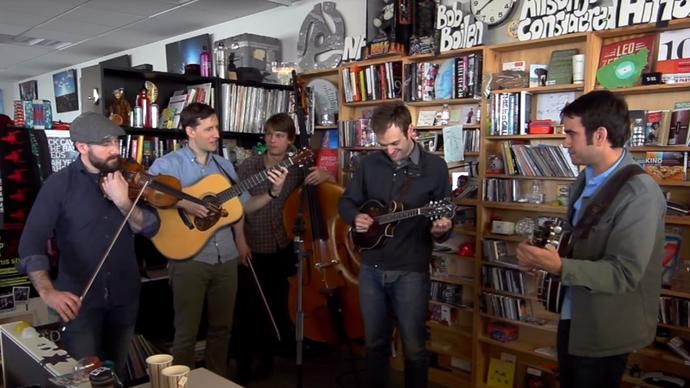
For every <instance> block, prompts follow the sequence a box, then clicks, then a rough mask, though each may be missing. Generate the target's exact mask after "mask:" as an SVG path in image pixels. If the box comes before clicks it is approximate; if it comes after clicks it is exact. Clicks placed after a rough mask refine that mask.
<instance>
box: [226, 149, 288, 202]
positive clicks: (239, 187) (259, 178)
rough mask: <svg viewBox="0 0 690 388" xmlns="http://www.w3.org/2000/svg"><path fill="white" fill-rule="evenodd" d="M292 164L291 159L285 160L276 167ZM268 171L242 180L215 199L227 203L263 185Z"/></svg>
mask: <svg viewBox="0 0 690 388" xmlns="http://www.w3.org/2000/svg"><path fill="white" fill-rule="evenodd" d="M293 165H294V163H293V162H292V159H291V158H287V159H285V160H283V161H282V162H280V163H278V164H277V165H276V167H286V168H288V167H290V166H293ZM268 171H269V170H263V171H261V172H259V173H256V174H254V175H252V176H250V177H249V178H247V179H245V180H243V181H242V182H240V183H238V184H236V185H235V186H232V187H230V188H229V189H227V190H223V191H221V192H220V193H218V195H217V197H218V199H219V200H220V201H221V203H224V202H227V201H229V200H231V199H233V198H235V197H237V196H239V195H240V194H242V193H243V192H245V191H249V189H251V188H253V187H256V186H258V185H260V184H261V183H263V182H264V181H266V180H268Z"/></svg>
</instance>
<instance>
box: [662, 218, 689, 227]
mask: <svg viewBox="0 0 690 388" xmlns="http://www.w3.org/2000/svg"><path fill="white" fill-rule="evenodd" d="M666 223H667V224H673V225H688V226H690V216H666Z"/></svg>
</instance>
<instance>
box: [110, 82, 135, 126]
mask: <svg viewBox="0 0 690 388" xmlns="http://www.w3.org/2000/svg"><path fill="white" fill-rule="evenodd" d="M124 92H125V90H124V89H123V88H118V89H115V90H113V102H112V103H111V104H110V111H109V113H110V115H109V118H110V121H112V122H114V123H115V124H117V125H122V124H123V123H124V122H125V120H129V112H131V111H132V106H131V105H130V104H129V101H127V100H126V99H125V98H124Z"/></svg>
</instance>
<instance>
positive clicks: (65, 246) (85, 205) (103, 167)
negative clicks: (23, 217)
mask: <svg viewBox="0 0 690 388" xmlns="http://www.w3.org/2000/svg"><path fill="white" fill-rule="evenodd" d="M123 134H124V132H123V131H122V129H121V128H120V127H118V126H116V125H115V124H113V123H111V122H110V121H109V120H108V119H106V118H105V117H104V116H102V115H99V114H97V113H92V112H91V113H83V114H81V115H80V116H79V117H77V118H76V119H75V120H74V122H73V123H72V125H71V128H70V137H71V139H72V141H73V142H74V143H75V146H76V148H77V150H78V151H79V154H80V155H79V158H77V159H76V160H75V161H74V162H72V163H71V164H70V165H69V166H67V167H66V168H64V169H63V170H60V171H58V172H57V173H55V174H53V175H51V176H50V177H49V178H48V180H47V181H46V182H45V184H44V185H43V187H42V188H41V191H40V192H39V193H38V197H37V198H36V201H35V202H34V204H33V207H32V208H31V212H30V213H29V217H28V219H27V222H26V225H25V226H24V231H23V233H22V237H21V240H20V243H19V256H20V258H21V261H20V263H19V267H20V269H21V270H22V271H23V272H25V273H28V274H29V277H30V278H31V281H32V283H33V285H34V287H35V288H36V290H37V291H38V293H39V295H40V296H41V299H43V301H44V302H45V303H46V304H47V305H48V306H49V307H50V308H51V309H52V310H54V311H55V312H57V313H58V314H59V315H60V319H61V321H62V322H63V323H64V324H65V331H64V332H63V335H62V339H63V342H64V345H65V347H66V349H67V351H68V352H69V353H70V354H71V355H72V356H74V357H77V358H80V357H84V356H90V355H97V356H99V357H100V358H101V359H103V360H107V359H109V360H112V361H113V362H114V363H115V367H116V370H117V372H118V374H119V375H120V376H123V373H124V371H125V369H124V366H125V361H126V360H127V347H128V345H129V341H130V338H131V336H132V335H133V333H134V325H135V322H136V315H137V311H138V306H139V286H140V284H139V283H140V280H139V279H140V278H139V270H138V267H137V261H136V257H135V254H134V234H135V233H141V234H143V235H146V236H151V235H153V234H154V233H155V231H156V230H157V227H158V219H157V218H156V216H155V215H154V213H153V212H151V210H150V209H148V208H146V207H140V206H137V207H136V208H135V209H134V210H133V211H132V215H131V216H130V218H129V220H128V226H127V227H125V228H124V229H123V230H122V233H121V234H120V236H119V237H118V238H117V240H116V241H115V244H114V245H113V248H112V250H111V251H110V254H109V256H108V258H107V260H106V261H105V264H104V265H103V267H102V268H101V270H100V272H99V274H98V276H97V277H96V279H95V281H94V283H93V285H92V287H91V289H90V291H89V292H88V294H86V295H85V297H84V299H83V300H81V298H80V295H81V294H82V293H83V292H84V289H85V287H86V285H87V283H88V281H89V279H90V277H91V276H92V274H93V273H94V272H95V271H96V267H97V266H98V263H99V261H100V259H101V257H102V256H103V254H104V252H105V251H106V249H107V247H108V245H109V244H110V241H111V240H112V239H113V238H114V236H115V233H116V232H117V230H118V227H119V226H120V224H121V223H122V222H123V220H124V216H125V215H126V214H127V213H128V212H129V210H130V209H131V208H132V200H131V199H129V197H128V186H127V182H126V181H125V179H124V178H123V176H122V174H121V173H120V172H119V171H117V168H118V166H119V161H120V155H119V148H120V144H119V141H118V139H117V137H118V136H121V135H123ZM101 176H102V177H103V179H102V182H101V181H99V179H100V178H101ZM51 237H53V238H54V239H55V241H56V243H57V249H58V251H59V256H60V257H59V260H58V264H57V277H56V278H55V279H51V278H50V276H49V272H50V263H49V259H48V254H47V252H46V247H47V242H48V240H49V239H50V238H51Z"/></svg>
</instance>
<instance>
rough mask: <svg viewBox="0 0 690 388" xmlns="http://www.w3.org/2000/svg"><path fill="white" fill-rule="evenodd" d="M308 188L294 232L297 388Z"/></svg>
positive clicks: (300, 365) (301, 370) (300, 373)
mask: <svg viewBox="0 0 690 388" xmlns="http://www.w3.org/2000/svg"><path fill="white" fill-rule="evenodd" d="M304 190H306V188H302V193H301V195H300V205H299V207H298V210H297V216H296V217H295V224H294V226H293V228H292V231H293V233H294V235H295V237H294V240H293V241H294V245H295V254H296V255H297V301H296V303H295V304H296V307H295V308H296V311H295V346H296V350H295V366H296V367H297V388H302V383H303V377H304V365H303V359H302V351H303V343H304V310H303V307H302V299H303V293H304V258H305V257H306V256H307V255H308V253H307V252H305V250H304V239H303V236H304V200H305V193H304Z"/></svg>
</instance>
